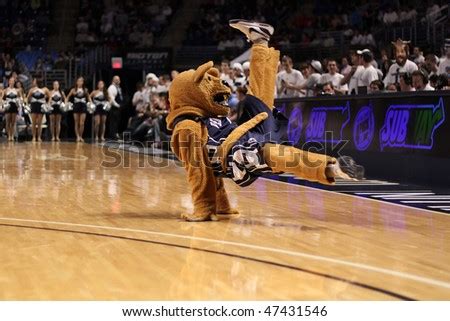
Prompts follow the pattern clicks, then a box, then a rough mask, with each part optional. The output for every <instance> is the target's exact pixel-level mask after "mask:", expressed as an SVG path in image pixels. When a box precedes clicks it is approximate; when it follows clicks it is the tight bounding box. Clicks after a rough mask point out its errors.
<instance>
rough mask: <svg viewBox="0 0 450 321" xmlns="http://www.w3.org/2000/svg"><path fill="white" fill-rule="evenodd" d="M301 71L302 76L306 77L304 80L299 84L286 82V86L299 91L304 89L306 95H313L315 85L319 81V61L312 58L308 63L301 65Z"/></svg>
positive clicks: (320, 71) (320, 68) (320, 70)
mask: <svg viewBox="0 0 450 321" xmlns="http://www.w3.org/2000/svg"><path fill="white" fill-rule="evenodd" d="M301 72H302V74H303V77H305V78H306V81H304V82H303V84H301V85H300V86H295V85H292V84H290V83H286V88H287V89H294V90H297V91H301V92H303V91H305V90H306V96H307V97H312V96H314V95H315V91H316V86H317V85H318V84H319V83H320V78H321V74H322V65H321V64H320V61H317V60H312V61H311V62H310V63H309V64H308V65H303V66H302V69H301Z"/></svg>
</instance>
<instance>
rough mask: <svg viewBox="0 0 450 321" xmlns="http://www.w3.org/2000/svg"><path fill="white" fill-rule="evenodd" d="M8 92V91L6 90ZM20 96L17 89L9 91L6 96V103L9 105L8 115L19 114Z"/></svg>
mask: <svg viewBox="0 0 450 321" xmlns="http://www.w3.org/2000/svg"><path fill="white" fill-rule="evenodd" d="M6 91H8V89H6ZM18 100H19V96H18V94H17V90H16V89H9V92H8V93H7V94H6V95H5V102H6V103H7V104H9V108H8V110H6V111H5V113H7V114H17V113H18V112H19V102H18Z"/></svg>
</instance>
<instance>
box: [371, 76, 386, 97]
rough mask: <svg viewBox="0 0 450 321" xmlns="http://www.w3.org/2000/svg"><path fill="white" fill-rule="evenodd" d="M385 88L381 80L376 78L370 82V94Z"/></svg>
mask: <svg viewBox="0 0 450 321" xmlns="http://www.w3.org/2000/svg"><path fill="white" fill-rule="evenodd" d="M383 90H384V84H383V82H382V81H381V80H378V79H377V80H374V81H372V82H371V83H370V85H369V89H368V92H369V93H370V94H374V93H379V92H382V91H383Z"/></svg>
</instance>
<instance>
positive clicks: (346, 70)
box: [341, 57, 352, 77]
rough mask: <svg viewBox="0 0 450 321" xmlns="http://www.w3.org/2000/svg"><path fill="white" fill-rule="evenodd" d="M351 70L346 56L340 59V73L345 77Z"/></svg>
mask: <svg viewBox="0 0 450 321" xmlns="http://www.w3.org/2000/svg"><path fill="white" fill-rule="evenodd" d="M351 71H352V66H350V65H349V64H348V59H347V57H342V59H341V74H342V75H343V76H344V77H345V76H347V75H348V74H349V73H350V72H351Z"/></svg>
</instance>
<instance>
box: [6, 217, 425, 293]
mask: <svg viewBox="0 0 450 321" xmlns="http://www.w3.org/2000/svg"><path fill="white" fill-rule="evenodd" d="M0 226H3V227H16V228H28V229H37V230H45V231H52V232H67V233H74V234H83V235H91V236H97V237H110V238H115V239H121V240H127V241H134V242H142V243H150V244H156V245H163V246H169V247H177V248H182V249H186V250H194V251H200V252H205V253H209V254H216V255H222V256H228V257H234V258H239V259H242V260H247V261H253V262H257V263H261V264H267V265H272V266H277V267H281V268H286V269H289V270H294V271H297V272H302V273H306V274H312V275H315V276H319V277H323V278H326V279H331V280H334V281H338V282H343V283H347V284H351V285H353V286H355V287H360V288H363V289H366V290H370V291H374V292H378V293H382V294H384V295H388V296H391V297H394V298H397V299H400V300H405V301H416V299H413V298H410V297H408V296H406V295H402V294H398V293H395V292H393V291H390V290H386V289H383V288H379V287H377V286H373V285H370V284H365V283H361V282H358V281H352V280H349V279H346V278H343V277H339V276H335V275H331V274H327V273H323V272H316V271H312V270H307V269H305V268H301V267H298V266H294V265H289V264H284V263H279V262H273V261H268V260H263V259H258V258H255V257H250V256H244V255H240V254H233V253H227V252H220V251H215V250H209V249H202V248H199V247H191V246H187V245H181V244H174V243H168V242H161V241H154V240H146V239H140V238H135V237H129V236H122V235H111V234H102V233H95V232H88V231H75V230H65V229H56V228H49V227H39V226H26V225H16V224H3V223H0Z"/></svg>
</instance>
